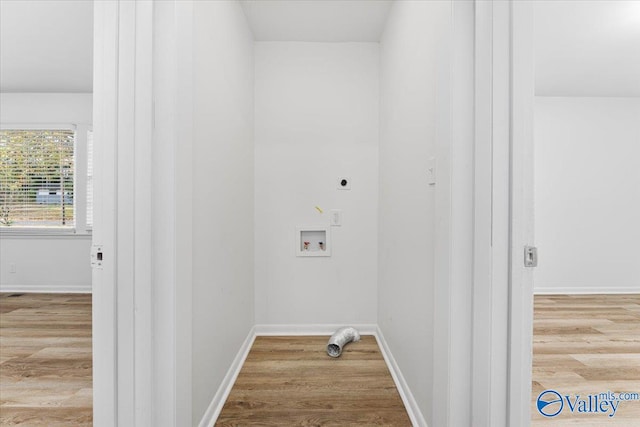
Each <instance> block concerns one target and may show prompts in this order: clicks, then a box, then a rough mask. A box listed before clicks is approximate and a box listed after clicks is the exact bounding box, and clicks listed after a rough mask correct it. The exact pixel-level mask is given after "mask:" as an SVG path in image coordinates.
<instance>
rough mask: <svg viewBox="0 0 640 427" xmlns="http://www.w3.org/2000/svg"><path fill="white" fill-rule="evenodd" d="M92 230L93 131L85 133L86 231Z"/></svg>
mask: <svg viewBox="0 0 640 427" xmlns="http://www.w3.org/2000/svg"><path fill="white" fill-rule="evenodd" d="M92 228H93V131H91V130H90V131H87V229H88V230H91V229H92Z"/></svg>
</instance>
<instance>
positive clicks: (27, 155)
mask: <svg viewBox="0 0 640 427" xmlns="http://www.w3.org/2000/svg"><path fill="white" fill-rule="evenodd" d="M74 145H75V132H74V131H73V130H70V129H10V130H0V227H1V228H8V227H29V228H33V227H38V228H43V227H46V228H51V227H54V228H62V229H64V228H71V229H73V228H74V226H75V203H74V200H75V197H74V196H75V194H74V172H75V156H74Z"/></svg>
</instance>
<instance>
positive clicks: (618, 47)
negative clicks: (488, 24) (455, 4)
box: [0, 0, 640, 96]
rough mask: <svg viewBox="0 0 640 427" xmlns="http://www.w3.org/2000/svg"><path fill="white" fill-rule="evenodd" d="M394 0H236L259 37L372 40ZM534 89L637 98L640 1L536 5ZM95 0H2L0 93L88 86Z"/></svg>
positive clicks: (639, 86)
mask: <svg viewBox="0 0 640 427" xmlns="http://www.w3.org/2000/svg"><path fill="white" fill-rule="evenodd" d="M392 3H393V1H390V0H241V4H242V7H243V9H244V12H245V15H246V16H247V21H248V22H249V25H250V27H251V29H252V31H253V34H254V37H255V39H256V40H260V41H267V40H268V41H283V40H287V41H317V42H320V41H323V42H344V41H378V40H379V39H380V36H381V34H382V32H383V30H384V24H385V20H386V18H387V15H388V13H389V9H390V7H391V4H392ZM534 4H535V45H536V49H535V54H536V69H535V72H536V94H537V95H541V96H640V0H631V1H615V0H604V1H584V0H583V1H576V0H555V1H536V2H535V3H534ZM92 66H93V2H92V1H91V0H0V91H2V92H91V91H92Z"/></svg>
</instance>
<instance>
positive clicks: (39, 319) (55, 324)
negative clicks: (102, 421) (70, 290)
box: [0, 293, 93, 427]
mask: <svg viewBox="0 0 640 427" xmlns="http://www.w3.org/2000/svg"><path fill="white" fill-rule="evenodd" d="M91 327H92V325H91V295H90V294H30V293H29V294H7V293H3V294H0V425H2V426H5V425H7V426H9V425H21V426H51V427H57V426H78V427H82V426H91V425H92V417H93V401H92V399H93V398H92V393H93V390H92V356H93V355H92V348H91V345H92V343H91Z"/></svg>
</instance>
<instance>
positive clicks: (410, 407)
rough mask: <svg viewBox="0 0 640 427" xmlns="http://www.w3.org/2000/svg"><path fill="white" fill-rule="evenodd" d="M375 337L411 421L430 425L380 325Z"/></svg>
mask: <svg viewBox="0 0 640 427" xmlns="http://www.w3.org/2000/svg"><path fill="white" fill-rule="evenodd" d="M375 337H376V340H378V346H379V347H380V351H381V352H382V357H384V361H385V362H386V363H387V366H388V367H389V372H391V377H392V378H393V381H394V382H395V383H396V388H397V389H398V393H400V398H401V399H402V402H403V403H404V407H405V409H406V410H407V414H408V415H409V419H410V420H411V423H412V424H413V426H414V427H428V426H427V420H425V419H424V415H422V412H421V411H420V407H418V402H416V399H415V398H414V397H413V394H412V393H411V389H410V388H409V385H408V384H407V381H406V380H405V379H404V377H403V376H402V372H401V371H400V367H399V366H398V364H397V363H396V360H395V359H394V358H393V354H391V350H390V349H389V345H388V344H387V341H386V340H385V339H384V335H383V334H382V331H381V330H380V328H379V327H376V333H375Z"/></svg>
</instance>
